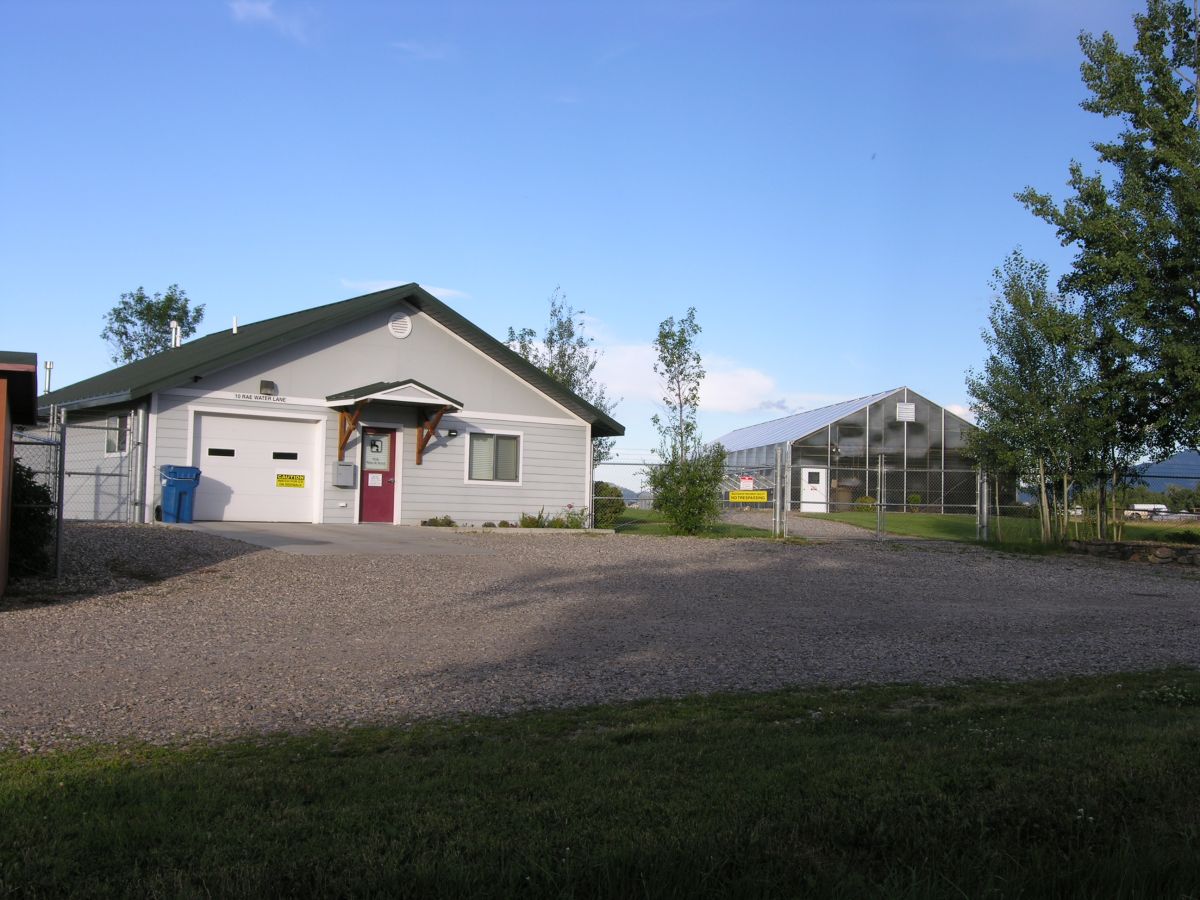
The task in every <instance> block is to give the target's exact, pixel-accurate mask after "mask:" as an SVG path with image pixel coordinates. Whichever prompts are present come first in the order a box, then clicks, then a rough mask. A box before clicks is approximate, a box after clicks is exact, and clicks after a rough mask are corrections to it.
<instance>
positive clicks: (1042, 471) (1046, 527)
mask: <svg viewBox="0 0 1200 900" xmlns="http://www.w3.org/2000/svg"><path fill="white" fill-rule="evenodd" d="M1038 489H1039V490H1040V491H1041V493H1042V543H1043V544H1049V543H1050V541H1051V536H1050V498H1049V497H1048V496H1046V461H1045V460H1044V459H1042V458H1041V457H1040V456H1039V457H1038Z"/></svg>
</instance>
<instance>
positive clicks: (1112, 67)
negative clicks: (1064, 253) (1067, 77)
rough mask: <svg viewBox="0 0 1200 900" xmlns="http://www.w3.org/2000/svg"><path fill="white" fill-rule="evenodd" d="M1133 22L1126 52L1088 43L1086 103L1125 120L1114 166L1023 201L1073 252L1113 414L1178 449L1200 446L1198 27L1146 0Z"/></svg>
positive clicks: (1027, 193)
mask: <svg viewBox="0 0 1200 900" xmlns="http://www.w3.org/2000/svg"><path fill="white" fill-rule="evenodd" d="M1134 24H1135V26H1136V29H1137V39H1136V41H1135V43H1134V47H1133V50H1132V52H1129V53H1124V52H1122V51H1121V50H1120V49H1119V48H1118V46H1117V42H1116V40H1115V39H1114V38H1113V36H1112V35H1111V34H1108V33H1107V32H1106V33H1104V34H1103V35H1101V36H1100V37H1099V38H1096V37H1093V36H1092V35H1090V34H1086V33H1085V34H1082V35H1081V36H1080V39H1079V42H1080V47H1081V48H1082V50H1083V54H1084V62H1083V64H1082V66H1081V69H1080V71H1081V74H1082V77H1083V81H1084V83H1085V85H1086V86H1087V88H1088V89H1089V91H1090V96H1089V98H1088V99H1087V100H1085V101H1084V103H1083V108H1084V109H1086V110H1088V111H1089V112H1094V113H1097V114H1099V115H1101V116H1103V117H1104V118H1106V119H1115V120H1117V121H1119V122H1120V123H1121V126H1122V130H1121V131H1120V134H1119V135H1118V136H1117V137H1116V139H1114V140H1111V141H1097V142H1094V143H1093V144H1092V147H1093V149H1094V150H1095V151H1096V154H1097V157H1098V159H1099V161H1100V162H1101V163H1102V164H1103V165H1104V166H1105V167H1106V169H1107V171H1108V172H1109V173H1111V174H1110V175H1109V176H1108V177H1107V178H1106V176H1105V174H1104V173H1103V172H1096V173H1094V174H1086V173H1085V172H1084V169H1083V166H1082V165H1080V163H1078V162H1076V161H1073V162H1072V163H1071V165H1070V170H1069V171H1070V180H1069V185H1070V187H1071V190H1072V191H1073V192H1074V196H1072V197H1070V198H1068V199H1067V200H1065V201H1064V202H1063V203H1062V204H1061V205H1056V204H1055V202H1054V201H1053V199H1052V198H1051V197H1050V196H1049V195H1048V194H1045V193H1041V192H1038V191H1036V190H1034V189H1033V188H1031V187H1030V188H1026V189H1025V190H1024V191H1023V192H1021V193H1019V194H1018V195H1017V198H1018V199H1019V200H1020V201H1021V202H1022V203H1024V204H1025V206H1026V207H1027V208H1028V209H1030V210H1031V211H1032V212H1033V213H1034V214H1035V215H1036V216H1038V217H1039V218H1041V219H1043V220H1045V221H1046V222H1048V223H1049V224H1051V225H1053V226H1054V227H1055V229H1056V230H1057V232H1058V236H1059V239H1060V240H1061V241H1062V243H1063V245H1064V246H1072V247H1074V248H1075V251H1076V255H1075V259H1074V263H1073V267H1072V269H1071V271H1070V272H1069V273H1068V274H1066V275H1065V276H1064V277H1063V278H1062V280H1061V281H1060V283H1059V287H1060V291H1061V292H1063V293H1068V294H1073V295H1076V296H1078V297H1079V298H1081V299H1082V301H1083V302H1084V304H1085V307H1086V309H1087V311H1088V312H1089V314H1090V316H1091V318H1092V320H1093V322H1095V323H1099V327H1098V333H1097V342H1096V350H1097V358H1098V361H1099V364H1100V366H1101V368H1102V369H1103V372H1102V380H1103V381H1104V382H1105V383H1106V384H1107V385H1108V386H1109V387H1110V388H1111V390H1110V391H1109V397H1108V399H1109V401H1110V407H1111V408H1110V410H1109V412H1110V414H1111V417H1112V418H1113V420H1114V421H1118V420H1119V422H1120V423H1121V427H1122V429H1124V430H1125V431H1129V430H1131V429H1140V430H1141V431H1142V432H1143V437H1144V438H1145V439H1147V440H1149V441H1150V442H1152V443H1153V444H1154V446H1155V447H1156V448H1157V449H1158V451H1159V452H1160V453H1161V454H1162V455H1167V454H1169V453H1170V452H1171V451H1173V450H1174V449H1176V448H1177V447H1179V446H1188V447H1196V446H1197V445H1198V444H1200V92H1198V91H1197V77H1198V76H1200V35H1198V34H1197V22H1196V16H1195V11H1194V10H1189V9H1188V7H1187V5H1186V4H1185V3H1184V2H1182V0H1148V2H1147V7H1146V12H1145V14H1141V15H1136V16H1134ZM1189 71H1190V73H1191V74H1190V75H1189V74H1188V72H1189Z"/></svg>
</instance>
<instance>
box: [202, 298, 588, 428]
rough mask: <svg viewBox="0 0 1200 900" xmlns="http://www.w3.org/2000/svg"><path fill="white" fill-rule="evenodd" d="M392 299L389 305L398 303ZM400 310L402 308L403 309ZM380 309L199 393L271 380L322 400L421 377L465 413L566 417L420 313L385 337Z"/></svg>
mask: <svg viewBox="0 0 1200 900" xmlns="http://www.w3.org/2000/svg"><path fill="white" fill-rule="evenodd" d="M401 306H402V305H401V304H397V309H400V308H401ZM403 308H404V309H405V310H407V309H408V307H403ZM390 315H391V313H390V312H388V311H386V310H385V311H381V312H379V313H375V314H373V315H369V316H364V317H363V318H362V319H360V320H357V321H355V322H350V323H347V324H345V325H342V326H340V327H338V328H335V329H332V330H330V331H328V332H326V333H324V334H322V335H320V336H317V337H312V338H308V339H306V340H303V341H299V342H297V343H295V344H291V345H289V346H287V347H285V348H282V349H280V350H277V351H274V352H272V353H267V354H264V355H263V356H262V357H260V358H258V359H255V360H252V361H249V362H246V363H242V364H240V365H237V366H232V367H230V368H229V369H226V370H224V371H222V372H218V373H215V374H213V375H209V376H208V377H206V378H204V379H203V380H202V381H200V382H198V383H197V384H196V385H195V387H196V388H200V389H203V390H205V391H233V392H241V393H248V394H257V393H258V391H259V382H260V381H263V380H267V381H273V382H275V384H276V385H278V388H279V393H280V395H282V396H285V397H295V398H310V399H320V400H323V399H324V398H325V397H327V396H329V395H331V394H336V393H340V392H341V391H348V390H353V389H354V388H358V387H362V386H363V385H367V384H375V383H376V382H393V381H405V380H407V379H409V378H411V379H414V380H416V381H419V382H421V383H422V384H424V385H427V386H429V387H431V388H433V389H434V390H436V391H439V392H441V393H443V394H445V395H446V396H448V397H453V398H454V399H455V400H457V401H459V402H460V403H462V404H463V405H464V408H465V409H467V410H472V411H480V412H492V413H503V414H505V415H514V414H515V415H526V416H553V417H571V414H570V413H568V412H566V411H565V410H563V409H562V408H561V407H559V406H558V404H556V403H555V402H554V401H552V400H550V399H549V398H548V397H546V396H545V395H543V394H542V393H541V392H540V391H538V390H536V389H535V388H533V387H532V386H530V385H529V384H527V383H526V382H525V381H523V380H522V379H520V378H518V377H517V376H516V375H514V374H513V373H511V372H509V371H508V370H507V369H505V368H504V367H502V366H500V365H499V364H498V363H496V362H495V361H494V360H492V359H491V358H489V357H487V356H485V355H484V354H483V353H481V352H480V351H478V350H476V349H475V348H474V347H472V346H470V345H469V344H467V343H466V342H464V341H463V340H461V339H460V338H458V337H457V336H456V335H454V334H452V333H450V332H449V331H447V330H446V329H445V328H443V327H442V326H441V325H439V324H438V323H436V322H434V321H433V320H432V319H430V318H428V317H427V316H425V315H424V314H422V313H417V312H414V313H412V332H411V333H410V334H409V336H408V337H406V338H404V339H403V340H398V339H396V338H394V337H392V335H391V334H390V332H389V331H388V328H387V324H388V318H389V316H390Z"/></svg>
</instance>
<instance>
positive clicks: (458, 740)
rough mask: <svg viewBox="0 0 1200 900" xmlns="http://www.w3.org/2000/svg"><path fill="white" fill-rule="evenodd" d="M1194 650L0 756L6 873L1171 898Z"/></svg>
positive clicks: (1198, 862)
mask: <svg viewBox="0 0 1200 900" xmlns="http://www.w3.org/2000/svg"><path fill="white" fill-rule="evenodd" d="M1198 757H1200V673H1198V672H1196V671H1194V670H1190V669H1176V670H1169V671H1160V672H1151V673H1143V674H1133V675H1114V676H1103V677H1086V678H1071V679H1062V680H1054V681H1041V682H1028V683H1019V684H1010V683H993V682H986V683H972V684H966V685H959V686H946V687H918V686H911V685H898V686H886V687H857V688H850V689H846V688H843V689H837V688H825V689H805V690H785V691H777V692H773V693H767V694H742V695H716V696H707V697H692V698H688V699H684V700H678V701H652V702H642V703H636V704H631V705H620V706H603V707H593V708H588V709H578V710H570V711H551V712H537V713H528V714H522V715H518V716H513V717H508V718H471V719H467V720H463V721H460V722H457V723H449V724H447V723H426V724H421V725H417V726H414V727H411V728H407V729H403V728H388V729H377V728H358V729H350V730H342V731H326V732H318V733H313V734H309V735H303V736H294V737H283V738H269V739H261V740H240V741H235V742H231V743H225V744H213V745H193V746H183V747H169V748H162V747H149V746H143V745H128V746H117V747H114V746H94V747H90V748H84V749H77V750H71V751H64V752H55V753H47V754H41V755H22V754H19V753H16V752H6V753H0V895H4V896H8V895H10V894H11V895H15V896H68V895H73V894H74V895H88V896H116V895H126V894H137V895H150V896H162V895H170V896H208V895H214V894H215V895H222V896H270V895H283V894H286V895H293V896H313V897H316V896H334V895H336V896H364V895H381V894H395V895H400V894H403V895H409V896H472V897H507V896H512V895H514V894H518V893H520V894H524V895H533V896H570V895H589V896H605V897H626V896H677V897H697V896H700V897H704V896H710V897H718V896H731V895H733V896H746V895H749V896H784V895H787V896H794V895H801V894H806V893H816V894H819V895H822V896H838V895H845V896H857V895H862V894H864V893H869V894H876V893H882V894H886V895H903V896H921V897H926V896H928V897H938V896H945V897H961V896H963V895H964V894H965V895H967V896H972V897H980V896H988V895H997V896H999V895H1004V896H1017V895H1022V896H1049V895H1053V896H1078V897H1091V896H1097V895H1104V896H1164V897H1165V896H1170V897H1194V896H1196V895H1197V891H1198V890H1200V766H1197V765H1196V759H1197V758H1198Z"/></svg>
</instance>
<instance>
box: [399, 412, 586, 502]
mask: <svg viewBox="0 0 1200 900" xmlns="http://www.w3.org/2000/svg"><path fill="white" fill-rule="evenodd" d="M447 429H454V430H457V431H458V436H457V437H454V438H449V439H447V438H446V437H445V433H446V430H447ZM438 431H439V433H441V434H442V438H441V439H439V440H437V441H430V443H429V446H428V447H427V448H426V451H425V457H424V461H423V462H422V464H421V465H420V466H418V465H417V464H416V448H415V442H416V430H415V428H414V429H411V430H410V431H409V432H408V433H407V434H406V435H405V440H404V448H403V450H404V459H403V462H402V464H401V478H402V482H401V486H402V497H403V499H402V501H401V507H400V509H401V521H402V523H403V524H406V525H416V524H420V522H421V520H422V519H428V518H431V517H433V516H442V515H449V516H451V517H452V518H453V519H454V520H455V521H456V522H458V523H460V524H472V525H481V524H483V523H484V522H498V521H499V520H501V519H504V520H507V521H510V522H515V521H516V520H517V519H519V518H520V515H521V513H523V512H527V513H537V512H538V511H539V510H541V509H545V510H546V512H547V513H553V512H558V511H560V510H562V509H564V508H565V507H566V506H567V505H568V504H572V505H573V506H574V507H575V508H577V509H579V508H583V507H586V506H589V505H590V504H591V499H590V498H589V496H588V494H589V493H590V487H589V484H588V462H589V460H590V459H591V445H590V442H589V441H588V429H587V426H586V425H584V424H568V423H561V422H529V421H514V420H512V419H493V418H489V419H484V418H478V417H473V416H453V417H452V416H449V415H447V416H445V417H444V418H443V419H442V422H441V426H440V427H439V429H438ZM472 431H474V432H485V433H495V434H514V433H515V434H519V435H520V436H521V465H520V482H519V483H513V482H506V481H491V482H489V481H469V480H468V479H467V452H468V447H469V445H470V438H469V435H470V433H471V432H472Z"/></svg>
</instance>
